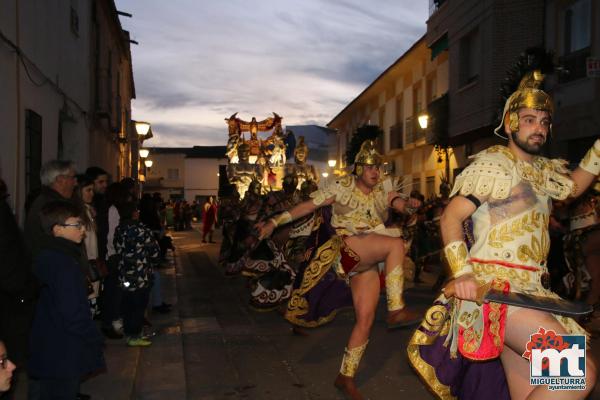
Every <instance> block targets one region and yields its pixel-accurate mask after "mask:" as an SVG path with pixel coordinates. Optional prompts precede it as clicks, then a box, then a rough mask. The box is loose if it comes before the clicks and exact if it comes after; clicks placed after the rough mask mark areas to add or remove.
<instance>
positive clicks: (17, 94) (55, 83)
mask: <svg viewBox="0 0 600 400" xmlns="http://www.w3.org/2000/svg"><path fill="white" fill-rule="evenodd" d="M72 4H73V5H74V7H75V8H76V9H77V10H78V13H79V36H76V35H74V34H73V33H72V32H71V25H70V13H71V5H72ZM90 4H91V3H90V2H88V1H84V0H73V1H68V0H56V1H35V2H34V1H30V2H23V1H3V2H0V30H1V31H2V33H3V34H4V35H5V36H7V38H8V39H9V40H10V41H11V42H13V43H14V44H15V45H16V46H18V47H19V48H20V49H21V51H22V53H23V55H24V56H26V57H27V59H29V60H30V62H27V61H25V64H26V65H27V71H26V70H25V68H24V67H23V64H22V63H21V62H20V61H19V60H18V58H17V56H16V53H15V52H14V50H13V49H12V48H11V47H9V45H8V44H7V43H5V42H3V41H0V76H1V77H2V78H1V79H0V133H1V134H0V149H2V151H1V155H0V174H1V176H2V178H3V179H4V180H5V181H6V183H7V185H8V188H9V192H10V193H11V197H10V198H9V199H10V200H9V201H10V202H11V206H12V207H13V208H14V209H16V211H17V212H20V211H21V208H22V205H23V203H24V199H25V196H26V193H25V172H24V171H25V157H24V156H25V110H26V109H31V110H32V111H34V112H36V113H37V114H39V115H40V116H41V117H42V162H43V161H47V160H50V159H53V158H56V156H57V151H58V125H59V114H60V110H61V109H64V110H66V111H67V113H68V115H69V116H70V117H72V120H69V121H63V145H64V158H65V159H71V160H73V161H75V163H76V164H77V167H78V169H80V170H81V169H84V168H85V167H87V165H86V160H87V155H88V148H87V137H88V135H87V127H86V121H85V120H84V115H83V113H82V111H81V110H80V109H78V107H77V106H76V105H75V103H76V104H77V105H78V106H79V107H80V108H82V109H83V110H87V108H88V103H89V98H90V92H89V90H90V86H89V84H88V82H89V67H88V65H87V62H86V60H88V58H89V43H90V39H89V36H88V33H89V25H88V23H89V15H90V13H91V11H90ZM17 26H18V33H17ZM32 63H33V64H35V66H34V65H32ZM36 66H37V67H38V68H39V69H40V70H42V71H43V75H41V74H40V73H39V72H38V71H37V69H36ZM27 72H29V75H30V77H29V76H28V74H27ZM44 75H45V76H44ZM46 77H47V78H49V79H50V80H51V82H48V81H47V80H46ZM32 80H33V82H32ZM60 91H62V92H63V93H64V94H66V96H67V98H68V99H69V100H67V101H65V97H64V96H63V94H61V93H60ZM65 104H66V106H65Z"/></svg>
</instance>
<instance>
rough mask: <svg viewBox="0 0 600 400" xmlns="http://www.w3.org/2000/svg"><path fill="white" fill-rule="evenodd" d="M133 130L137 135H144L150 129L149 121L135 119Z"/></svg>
mask: <svg viewBox="0 0 600 400" xmlns="http://www.w3.org/2000/svg"><path fill="white" fill-rule="evenodd" d="M135 131H136V132H137V134H138V136H144V137H145V136H146V135H147V134H148V132H149V131H150V123H148V122H144V121H135Z"/></svg>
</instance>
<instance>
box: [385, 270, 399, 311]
mask: <svg viewBox="0 0 600 400" xmlns="http://www.w3.org/2000/svg"><path fill="white" fill-rule="evenodd" d="M403 291H404V270H403V269H402V265H396V266H395V267H394V268H393V269H392V270H391V271H390V272H388V274H387V275H386V276H385V294H386V297H387V309H388V311H396V310H401V309H403V308H404V299H403V298H402V292H403Z"/></svg>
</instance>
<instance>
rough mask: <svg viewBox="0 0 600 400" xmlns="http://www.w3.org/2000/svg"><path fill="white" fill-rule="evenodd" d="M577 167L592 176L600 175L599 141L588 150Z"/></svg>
mask: <svg viewBox="0 0 600 400" xmlns="http://www.w3.org/2000/svg"><path fill="white" fill-rule="evenodd" d="M579 167H580V168H582V169H585V170H586V171H587V172H589V173H590V174H592V175H598V174H600V139H597V140H596V142H595V143H594V145H593V146H592V148H591V149H589V150H588V152H587V153H586V155H585V157H583V159H582V160H581V162H580V163H579Z"/></svg>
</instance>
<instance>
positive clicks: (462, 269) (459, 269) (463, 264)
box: [444, 240, 473, 278]
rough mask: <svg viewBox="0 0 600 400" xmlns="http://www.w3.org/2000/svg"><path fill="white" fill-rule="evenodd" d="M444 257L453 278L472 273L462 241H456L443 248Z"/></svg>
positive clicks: (465, 245) (467, 251)
mask: <svg viewBox="0 0 600 400" xmlns="http://www.w3.org/2000/svg"><path fill="white" fill-rule="evenodd" d="M444 255H445V256H446V261H447V262H448V266H449V267H450V272H451V273H452V277H453V278H458V277H459V276H462V275H465V274H472V273H473V266H472V265H471V261H469V249H467V244H466V243H465V242H464V241H462V240H457V241H455V242H451V243H449V244H447V245H446V247H444Z"/></svg>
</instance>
